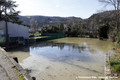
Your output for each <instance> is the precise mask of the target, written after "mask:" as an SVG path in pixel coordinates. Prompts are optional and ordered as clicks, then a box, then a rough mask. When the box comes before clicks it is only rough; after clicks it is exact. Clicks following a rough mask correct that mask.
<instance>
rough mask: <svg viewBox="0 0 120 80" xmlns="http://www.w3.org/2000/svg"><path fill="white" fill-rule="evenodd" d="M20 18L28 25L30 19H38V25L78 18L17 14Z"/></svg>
mask: <svg viewBox="0 0 120 80" xmlns="http://www.w3.org/2000/svg"><path fill="white" fill-rule="evenodd" d="M19 18H20V20H22V21H24V22H23V24H25V25H28V26H30V20H32V21H35V20H37V21H38V24H39V26H40V27H42V26H43V25H47V24H57V23H61V22H67V21H69V20H73V19H80V20H82V19H81V18H78V17H49V16H19Z"/></svg>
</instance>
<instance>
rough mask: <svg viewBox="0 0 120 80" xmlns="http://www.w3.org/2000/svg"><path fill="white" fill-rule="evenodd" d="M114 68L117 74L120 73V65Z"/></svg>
mask: <svg viewBox="0 0 120 80" xmlns="http://www.w3.org/2000/svg"><path fill="white" fill-rule="evenodd" d="M113 68H114V70H115V72H119V71H120V64H117V65H113Z"/></svg>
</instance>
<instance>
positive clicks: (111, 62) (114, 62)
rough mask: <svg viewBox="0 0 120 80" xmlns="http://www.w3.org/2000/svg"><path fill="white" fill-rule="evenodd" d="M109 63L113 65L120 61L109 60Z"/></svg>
mask: <svg viewBox="0 0 120 80" xmlns="http://www.w3.org/2000/svg"><path fill="white" fill-rule="evenodd" d="M109 64H110V66H113V65H117V64H120V62H119V61H110V62H109Z"/></svg>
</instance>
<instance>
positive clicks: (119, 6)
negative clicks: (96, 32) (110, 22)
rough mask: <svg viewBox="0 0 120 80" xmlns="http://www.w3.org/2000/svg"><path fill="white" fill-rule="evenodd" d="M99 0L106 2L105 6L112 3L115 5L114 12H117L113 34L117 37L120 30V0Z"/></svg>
mask: <svg viewBox="0 0 120 80" xmlns="http://www.w3.org/2000/svg"><path fill="white" fill-rule="evenodd" d="M99 2H101V3H104V4H105V7H106V6H108V5H110V6H113V8H114V14H115V22H116V23H115V28H114V31H113V36H114V37H116V36H117V35H118V32H119V27H120V26H119V23H120V20H119V17H120V11H119V10H120V0H99Z"/></svg>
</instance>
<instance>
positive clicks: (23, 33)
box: [0, 21, 29, 39]
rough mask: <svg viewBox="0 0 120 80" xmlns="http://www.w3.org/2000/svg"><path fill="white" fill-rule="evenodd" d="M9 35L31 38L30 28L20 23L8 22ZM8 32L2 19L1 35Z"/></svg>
mask: <svg viewBox="0 0 120 80" xmlns="http://www.w3.org/2000/svg"><path fill="white" fill-rule="evenodd" d="M7 24H8V35H9V39H10V38H15V37H17V38H23V39H29V28H28V27H27V26H24V25H19V24H16V23H12V22H8V23H7ZM5 34H6V25H5V21H0V35H5Z"/></svg>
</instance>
